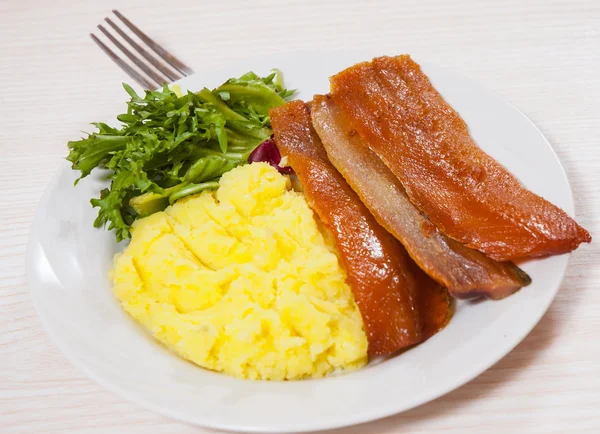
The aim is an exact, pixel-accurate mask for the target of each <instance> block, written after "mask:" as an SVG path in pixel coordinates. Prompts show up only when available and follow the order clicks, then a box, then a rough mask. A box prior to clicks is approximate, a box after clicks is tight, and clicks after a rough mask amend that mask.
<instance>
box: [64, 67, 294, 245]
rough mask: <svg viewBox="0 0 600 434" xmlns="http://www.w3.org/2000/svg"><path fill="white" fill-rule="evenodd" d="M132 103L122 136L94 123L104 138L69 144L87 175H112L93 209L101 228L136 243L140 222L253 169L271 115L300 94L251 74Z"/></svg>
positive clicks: (150, 94)
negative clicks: (243, 167)
mask: <svg viewBox="0 0 600 434" xmlns="http://www.w3.org/2000/svg"><path fill="white" fill-rule="evenodd" d="M123 88H124V89H125V91H126V92H127V94H128V95H129V97H130V100H129V102H127V112H126V113H123V114H120V115H118V116H117V120H118V121H120V122H121V126H120V127H119V128H113V127H110V126H109V125H107V124H105V123H101V122H98V123H94V124H93V125H94V126H95V127H96V129H97V132H95V133H92V134H89V135H88V136H87V137H85V138H82V139H81V140H77V141H71V142H68V144H67V147H68V149H69V155H68V156H67V160H68V161H70V162H71V163H72V168H73V169H74V170H78V171H80V173H81V176H80V178H79V179H78V180H77V181H76V182H75V184H77V182H78V181H79V180H80V179H81V178H84V177H86V176H88V175H89V174H90V173H91V171H92V170H93V169H94V168H95V167H101V168H107V169H110V170H111V171H112V172H111V175H110V176H109V179H110V180H111V184H110V187H109V188H106V189H104V190H102V191H101V192H100V197H99V198H94V199H92V200H91V203H92V205H93V206H94V207H97V208H99V210H98V217H97V219H96V220H95V222H94V226H96V227H102V226H108V229H109V230H114V231H115V235H116V238H117V241H121V240H124V239H126V238H128V237H129V236H130V227H131V224H132V223H133V222H134V221H135V220H136V219H138V218H142V217H145V216H148V215H150V214H152V213H155V212H158V211H161V210H163V209H165V208H166V207H167V206H168V205H169V204H171V203H174V202H175V201H176V200H178V199H181V198H182V197H185V196H188V195H190V194H196V193H199V192H200V191H203V190H206V189H214V188H217V187H218V183H219V179H220V177H221V175H222V174H223V173H225V172H227V171H229V170H231V169H233V168H234V167H236V166H238V165H240V164H246V163H247V162H248V156H249V155H250V153H251V152H252V151H253V150H254V149H255V148H256V147H257V146H258V145H259V144H260V143H261V142H263V141H264V140H265V139H268V138H269V137H270V136H271V134H272V130H271V127H270V119H269V115H268V111H269V109H270V108H273V107H277V106H279V105H282V104H284V103H285V102H286V98H289V97H290V96H291V95H292V94H293V93H294V91H288V90H286V89H284V88H283V82H282V79H281V72H280V71H278V70H272V73H271V74H270V75H269V76H267V77H264V78H261V77H259V76H258V75H256V74H254V73H253V72H248V73H246V74H244V75H242V76H241V77H239V78H232V79H230V80H228V81H227V82H225V83H224V84H223V85H221V86H219V87H218V88H216V89H214V90H212V91H211V90H209V89H206V88H205V89H202V90H201V91H200V92H198V93H194V92H188V93H187V94H182V93H181V91H180V90H179V88H178V87H176V86H173V88H169V87H168V86H167V85H166V84H165V85H164V86H163V87H162V88H161V89H158V90H153V91H151V90H147V91H145V94H144V96H143V97H142V96H139V95H138V94H137V93H136V92H135V90H133V88H131V87H130V86H128V85H127V84H125V83H123Z"/></svg>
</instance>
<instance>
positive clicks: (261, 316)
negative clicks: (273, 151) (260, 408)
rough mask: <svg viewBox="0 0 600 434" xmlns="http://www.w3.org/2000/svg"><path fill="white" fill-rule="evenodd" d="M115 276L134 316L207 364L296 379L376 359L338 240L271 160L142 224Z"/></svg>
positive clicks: (232, 173) (258, 376) (234, 173)
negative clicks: (372, 356) (332, 238)
mask: <svg viewBox="0 0 600 434" xmlns="http://www.w3.org/2000/svg"><path fill="white" fill-rule="evenodd" d="M112 280H113V284H114V292H115V294H116V296H117V298H118V299H119V300H120V302H121V304H122V305H123V307H124V308H125V310H126V311H127V312H128V313H129V314H130V315H131V316H132V317H133V318H135V319H136V320H137V321H139V322H140V323H141V324H142V325H143V326H144V327H146V328H147V329H149V330H150V331H151V333H152V334H153V335H154V336H155V337H156V338H157V339H158V340H160V341H161V342H162V343H163V344H165V345H166V346H167V347H169V348H171V349H172V350H174V351H175V352H177V353H178V354H180V355H181V356H182V357H184V358H186V359H188V360H190V361H192V362H194V363H196V364H198V365H200V366H203V367H205V368H208V369H212V370H215V371H220V372H225V373H227V374H230V375H234V376H236V377H241V378H251V379H270V380H282V379H288V380H290V379H298V378H304V377H310V376H312V377H321V376H324V375H326V374H328V373H330V372H332V371H333V370H337V369H356V368H359V367H361V366H363V365H364V364H365V363H366V360H367V339H366V336H365V332H364V330H363V323H362V319H361V316H360V313H359V311H358V309H357V307H356V304H355V302H354V299H353V297H352V293H351V291H350V288H349V286H348V285H347V284H346V283H345V274H344V271H343V269H342V268H341V266H340V264H339V262H338V259H337V257H336V255H335V252H334V250H333V247H332V245H331V243H330V242H328V241H326V239H325V238H324V237H323V235H322V233H321V232H320V231H319V228H318V226H317V223H316V221H315V219H314V217H313V213H312V211H311V210H310V208H309V207H308V205H307V203H306V200H305V199H304V196H303V195H302V194H301V193H297V192H295V191H293V190H291V189H290V184H289V180H288V178H287V177H285V176H282V175H280V174H279V173H278V172H277V171H276V170H275V169H273V168H272V167H271V166H269V165H268V164H265V163H255V164H250V165H246V166H242V167H238V168H236V169H234V170H232V171H230V172H228V173H226V174H225V175H223V177H222V179H221V186H220V188H219V189H218V190H217V191H216V192H208V191H205V192H203V193H201V194H199V195H196V196H191V197H188V198H185V199H182V200H180V201H179V202H177V203H176V204H175V205H173V206H171V207H169V208H167V209H166V210H165V211H164V212H159V213H156V214H153V215H151V216H149V217H146V218H144V219H141V220H139V221H137V222H136V223H135V224H134V226H133V235H132V239H131V243H130V245H129V246H128V247H127V249H125V251H124V252H123V253H122V254H119V255H117V256H116V258H115V263H114V270H113V272H112Z"/></svg>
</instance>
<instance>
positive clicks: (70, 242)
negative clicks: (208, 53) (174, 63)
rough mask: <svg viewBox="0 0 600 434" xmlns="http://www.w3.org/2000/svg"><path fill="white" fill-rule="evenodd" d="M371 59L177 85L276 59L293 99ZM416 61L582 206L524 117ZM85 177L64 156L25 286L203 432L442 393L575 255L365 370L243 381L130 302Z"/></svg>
mask: <svg viewBox="0 0 600 434" xmlns="http://www.w3.org/2000/svg"><path fill="white" fill-rule="evenodd" d="M372 54H373V53H362V54H361V53H304V54H298V53H293V54H290V53H286V54H274V55H271V56H269V57H266V58H251V59H245V60H238V61H236V62H235V63H232V64H229V65H221V66H220V67H219V68H217V69H214V70H210V71H208V70H207V71H203V72H202V73H200V74H196V75H194V76H192V77H188V78H186V79H184V80H183V81H182V82H181V87H182V88H184V89H185V88H188V89H190V90H198V89H201V88H202V87H204V86H206V87H213V86H216V85H218V84H220V83H221V82H223V81H224V80H225V79H227V78H229V77H233V76H239V75H241V74H243V73H245V72H246V71H248V70H254V71H255V72H257V73H258V74H263V75H266V74H268V73H269V69H270V68H271V67H277V68H280V69H281V70H282V71H283V72H284V75H285V81H286V85H287V86H288V88H297V89H300V90H301V92H299V93H298V94H297V97H299V98H303V99H306V100H310V99H311V97H312V95H313V94H315V93H326V92H327V90H328V86H329V83H328V77H329V76H330V75H332V74H334V73H336V72H338V71H340V70H341V69H343V68H345V67H347V66H350V65H352V64H353V63H355V62H357V61H361V60H368V59H370V58H371V57H373V56H372ZM376 54H380V53H376ZM416 60H417V61H420V63H421V65H422V66H423V70H424V71H425V72H426V73H427V74H428V75H429V77H430V79H431V80H432V82H433V84H434V85H435V87H436V88H437V89H438V90H439V91H440V92H441V94H442V95H443V96H444V97H445V98H446V99H447V101H448V102H449V103H450V104H452V106H453V107H454V108H455V109H456V110H457V111H458V112H460V114H461V115H462V116H463V118H464V119H465V120H466V122H467V124H468V125H469V127H470V130H471V134H472V135H473V138H474V139H475V140H476V142H477V143H478V144H479V145H480V146H481V147H482V148H483V149H484V150H485V151H486V152H488V153H489V154H490V155H492V156H493V157H494V158H496V159H497V160H498V161H499V162H500V163H502V164H504V165H505V166H506V167H507V168H508V169H509V170H510V171H511V172H512V173H514V174H515V175H516V176H517V177H518V178H519V179H520V180H521V181H522V182H523V183H524V184H525V185H526V186H527V187H528V188H530V189H531V190H533V191H534V192H535V193H537V194H539V195H541V196H543V197H545V198H547V199H548V200H550V201H551V202H553V203H554V204H556V205H558V206H559V207H561V208H562V209H564V210H565V211H566V212H567V213H568V214H570V215H573V201H572V197H571V191H570V189H569V184H568V181H567V179H566V176H565V173H564V171H563V169H562V167H561V165H560V163H559V161H558V159H557V157H556V155H555V154H554V152H553V151H552V148H551V147H550V146H549V144H548V142H547V141H546V139H545V138H544V137H543V136H542V134H541V133H540V132H539V131H538V129H537V128H536V127H535V126H534V125H533V124H532V123H531V122H530V121H529V120H528V119H527V118H526V117H525V116H524V115H523V114H522V113H521V112H519V111H518V110H517V109H516V108H515V107H513V106H512V105H511V104H509V103H507V102H506V101H504V100H503V99H501V98H499V97H497V96H495V95H493V94H491V93H490V92H488V91H486V90H485V89H482V88H481V87H479V85H477V84H476V83H474V82H472V81H471V80H468V79H466V78H463V77H461V76H458V75H456V74H454V73H451V72H449V71H447V70H445V69H443V68H440V67H439V66H436V65H434V64H430V63H427V62H424V61H423V60H422V59H419V58H418V57H417V58H416ZM125 99H126V94H125V92H123V100H124V101H125ZM115 115H116V113H114V114H112V115H111V114H107V118H109V119H114V116H115ZM73 135H74V137H76V136H77V132H73ZM65 155H66V150H65ZM76 177H77V174H76V173H74V172H73V171H71V170H70V168H69V167H68V166H67V165H66V164H65V167H64V168H63V169H62V170H61V171H60V172H59V173H58V175H57V177H56V178H55V179H54V181H53V182H52V183H51V185H50V186H49V188H48V189H47V191H46V193H45V194H44V196H43V198H42V200H41V202H40V204H39V208H38V210H37V214H36V216H35V219H34V222H33V227H32V230H31V235H30V238H29V246H28V252H27V274H28V278H29V285H30V291H31V296H32V298H33V301H34V304H35V306H36V309H37V312H38V314H39V316H40V318H41V320H42V322H43V324H44V326H45V328H46V329H47V331H48V333H49V334H50V335H51V336H52V338H53V339H54V340H55V341H56V343H57V344H58V346H59V347H60V348H61V350H62V351H63V352H64V353H65V354H66V356H67V357H68V358H69V359H70V360H71V361H72V362H73V363H74V364H75V365H77V366H78V367H79V368H81V369H82V370H83V371H84V372H85V373H86V374H87V375H89V376H90V377H91V378H93V379H94V380H96V381H98V382H99V383H101V384H102V385H104V386H106V387H107V388H109V389H111V390H113V391H115V392H117V393H119V394H121V395H123V396H124V397H126V398H128V399H131V400H132V401H135V402H137V403H139V404H140V405H142V406H144V407H147V408H150V409H152V410H155V411H156V412H159V413H162V414H165V415H168V416H171V417H173V418H175V419H179V420H182V421H185V422H189V423H193V424H198V425H203V426H208V427H214V428H221V429H227V430H236V431H252V432H272V433H284V432H299V431H310V430H320V429H328V428H335V427H341V426H346V425H351V424H357V423H360V422H366V421H370V420H373V419H377V418H381V417H384V416H388V415H391V414H394V413H397V412H401V411H404V410H407V409H409V408H412V407H415V406H417V405H420V404H423V403H425V402H427V401H430V400H432V399H435V398H437V397H439V396H441V395H443V394H445V393H447V392H449V391H451V390H452V389H454V388H456V387H458V386H460V385H462V384H464V383H466V382H467V381H469V380H471V379H472V378H474V377H475V376H477V375H479V374H480V373H481V372H483V371H484V370H486V369H488V368H489V367H490V366H492V365H493V364H494V363H496V362H497V361H498V360H499V359H500V358H501V357H503V356H504V355H506V354H507V353H508V352H509V351H510V350H511V349H512V348H514V347H515V345H517V344H518V343H519V342H520V341H521V340H522V339H523V338H524V337H525V335H527V333H529V331H530V330H531V329H532V328H533V327H534V325H535V324H536V323H537V322H538V321H539V320H540V318H541V317H542V315H543V314H544V312H545V311H546V309H547V308H548V306H549V305H550V303H551V301H552V299H553V298H554V295H555V294H556V292H557V290H558V288H559V285H560V282H561V279H562V277H563V274H564V271H565V268H566V266H567V260H568V255H562V256H555V257H551V258H547V259H543V260H535V261H528V262H526V263H524V264H522V267H523V268H524V269H525V271H527V273H529V275H530V276H531V277H532V279H533V283H532V284H531V285H530V286H529V287H527V288H524V289H523V290H522V291H520V292H518V293H517V294H515V295H513V296H511V297H508V298H507V299H505V300H502V301H483V302H459V303H457V306H456V314H455V315H454V318H453V319H452V321H451V322H450V324H449V325H448V327H446V329H444V330H443V331H442V332H440V333H438V334H437V335H435V336H434V337H433V338H431V339H429V340H428V341H427V342H425V343H424V344H422V345H419V346H418V347H416V348H414V349H411V350H410V351H407V352H405V353H403V354H401V355H398V356H396V357H393V358H390V359H388V360H385V361H382V362H380V363H373V364H371V365H369V366H367V367H366V368H364V369H362V370H360V371H357V372H354V373H351V374H346V375H340V376H334V377H330V378H325V379H319V380H305V381H290V382H266V381H263V382H260V381H245V380H239V379H236V378H231V377H228V376H226V375H223V374H218V373H215V372H211V371H207V370H204V369H202V368H199V367H198V366H195V365H193V364H191V363H188V362H186V361H184V360H182V359H180V358H178V357H177V356H175V355H174V354H172V353H170V352H169V351H168V350H166V349H165V348H163V347H162V346H161V345H159V344H158V343H156V342H155V341H154V340H153V339H152V337H151V336H149V335H148V334H147V333H146V332H145V331H144V330H142V329H141V327H139V326H138V325H137V324H136V323H135V322H134V321H133V320H132V319H131V318H130V317H129V316H128V315H127V314H126V313H125V312H124V311H123V310H122V309H121V307H120V306H119V304H118V302H117V300H116V299H115V298H114V296H113V294H112V292H111V288H110V283H109V280H108V277H107V276H108V272H109V269H110V268H111V263H112V257H113V255H114V253H116V252H117V251H118V250H120V249H121V248H122V247H123V246H119V245H117V244H116V243H115V241H114V235H113V234H112V233H109V232H106V231H104V230H98V229H94V228H93V227H92V222H93V220H94V218H95V215H96V210H94V209H92V207H91V206H90V203H89V200H90V198H91V197H94V196H97V195H98V192H99V190H100V189H101V187H102V186H103V185H104V181H102V178H101V176H100V175H99V174H96V175H95V176H90V177H88V178H86V179H85V180H84V181H82V182H80V183H79V184H78V185H77V186H76V187H74V186H73V181H74V180H75V178H76Z"/></svg>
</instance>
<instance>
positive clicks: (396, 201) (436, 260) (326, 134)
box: [311, 95, 531, 299]
mask: <svg viewBox="0 0 600 434" xmlns="http://www.w3.org/2000/svg"><path fill="white" fill-rule="evenodd" d="M311 116H312V121H313V126H314V128H315V130H316V131H317V134H318V135H319V137H320V138H321V142H322V143H323V146H324V147H325V150H326V151H327V155H328V157H329V160H330V161H331V162H332V163H333V165H334V166H335V167H336V168H337V169H338V171H339V172H340V173H341V174H342V175H343V176H344V178H345V179H346V181H347V182H348V184H350V186H351V187H352V188H353V189H354V191H355V192H356V193H357V194H358V195H359V196H360V198H361V200H362V201H363V203H364V204H365V205H366V206H367V208H368V209H369V210H370V211H371V213H372V214H373V215H374V216H375V218H376V219H377V221H378V222H379V224H381V225H382V226H383V227H384V228H385V229H387V230H388V231H389V232H390V233H391V234H392V235H394V236H395V237H396V238H397V239H398V240H399V241H400V242H401V243H402V244H403V245H404V247H405V248H406V250H407V251H408V253H409V254H410V256H411V257H412V259H413V260H414V261H415V262H416V263H417V264H418V265H419V266H420V267H421V269H423V270H424V271H425V272H426V273H427V274H428V275H429V276H430V277H431V278H433V279H435V280H436V281H437V282H439V283H440V284H442V285H444V286H445V287H447V288H448V290H449V291H450V294H452V295H453V296H455V297H458V298H472V297H476V296H480V295H484V296H486V297H488V298H493V299H499V298H503V297H506V296H508V295H510V294H512V293H514V292H515V291H517V290H518V289H519V288H521V287H522V286H524V285H527V284H529V283H530V282H531V279H530V278H529V276H527V274H526V273H525V272H524V271H522V270H521V269H519V268H518V267H517V266H516V265H514V264H513V263H512V262H496V261H494V260H492V259H490V258H488V257H487V256H485V255H484V254H483V253H481V252H479V251H477V250H473V249H469V248H468V247H465V246H464V245H462V244H460V243H458V242H456V241H454V240H452V239H449V238H447V237H446V236H445V235H443V234H442V233H440V232H439V231H438V229H437V228H436V227H435V226H434V225H433V224H432V223H431V222H429V220H427V218H426V217H424V216H423V215H422V214H421V213H420V212H419V210H418V209H417V208H416V207H415V206H414V205H413V204H412V203H411V202H410V200H409V198H408V196H407V195H406V192H405V190H404V188H403V187H402V184H401V183H400V181H398V179H397V178H396V177H395V176H394V174H393V173H392V172H391V171H390V170H389V169H388V168H387V166H386V165H385V164H384V163H383V162H382V161H381V159H379V157H377V155H375V153H374V152H373V151H371V150H370V149H369V148H368V146H367V145H366V144H365V143H364V141H363V140H362V139H361V137H360V136H359V135H358V134H357V133H356V131H355V130H354V129H353V128H352V126H351V125H350V122H349V120H348V118H347V117H346V116H345V115H344V113H343V112H342V111H341V110H340V109H339V108H338V107H337V106H336V105H335V103H334V102H333V100H332V99H331V98H330V97H329V96H321V95H315V97H314V99H313V103H312V109H311Z"/></svg>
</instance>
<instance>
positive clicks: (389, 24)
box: [0, 0, 600, 434]
mask: <svg viewBox="0 0 600 434" xmlns="http://www.w3.org/2000/svg"><path fill="white" fill-rule="evenodd" d="M111 7H118V8H119V9H120V10H121V12H123V13H124V14H125V15H126V16H128V17H129V18H130V19H132V20H133V21H134V22H135V23H136V24H137V25H138V26H140V27H141V28H142V29H143V30H145V31H146V32H147V33H149V34H150V35H151V36H152V37H154V38H155V39H156V40H157V41H159V42H160V43H162V44H164V45H165V46H166V47H167V48H168V49H170V50H173V51H174V53H175V54H177V55H178V56H180V57H181V58H182V59H183V60H184V61H185V62H186V63H188V64H190V65H191V66H192V67H193V68H194V69H195V70H196V71H200V72H201V71H202V68H205V67H206V68H209V67H211V66H212V65H216V64H218V63H219V62H220V61H223V60H226V59H231V58H240V57H245V56H252V55H256V54H267V53H270V52H274V51H288V50H306V49H315V48H325V49H335V48H345V47H348V46H352V47H359V48H366V47H380V48H381V52H387V53H394V52H396V53H402V52H408V53H411V52H413V53H414V52H418V53H419V54H420V55H424V56H426V57H428V58H430V59H432V60H434V61H436V62H437V63H440V64H443V65H446V66H447V67H449V68H452V69H454V70H456V71H458V72H461V73H463V74H465V75H467V76H470V77H473V78H475V79H478V80H479V81H481V82H482V83H483V84H484V85H486V86H487V87H489V88H491V89H493V90H494V91H496V92H497V93H499V94H500V95H502V96H504V97H505V98H507V99H508V100H509V101H511V102H512V103H513V104H515V105H516V106H517V107H519V108H520V109H521V110H522V111H523V112H524V113H525V114H526V115H527V116H529V117H530V118H531V119H532V120H533V121H534V122H535V123H536V124H537V126H538V127H539V128H540V129H541V130H542V132H543V133H544V134H545V135H546V137H547V138H548V139H549V140H550V142H551V143H552V145H553V147H554V149H555V150H556V152H557V153H558V155H559V157H560V159H561V161H562V163H563V165H564V167H565V170H566V172H567V174H568V177H569V180H570V182H571V185H572V188H573V191H574V196H575V201H576V210H577V216H578V221H579V222H580V223H581V224H582V225H583V226H585V227H586V228H587V229H588V230H590V232H591V233H592V235H593V236H595V237H596V238H597V237H599V236H600V234H599V231H600V109H599V107H600V103H599V98H600V1H598V0H587V1H585V0H577V1H568V0H561V1H542V0H540V1H525V0H505V1H497V2H487V1H481V0H476V1H475V0H462V1H460V2H449V1H445V0H437V1H422V0H411V1H402V2H400V1H397V0H389V1H373V2H366V1H359V0H343V1H320V0H310V1H308V0H296V1H289V2H286V1H282V0H257V1H248V0H246V1H229V0H220V1H197V0H196V1H177V2H164V1H158V0H144V1H141V0H137V1H136V0H127V1H119V2H113V4H112V5H109V4H107V3H106V2H99V1H92V0H83V1H82V0H80V1H75V0H55V1H52V2H49V1H42V0H37V1H35V0H3V1H0V80H1V93H0V101H1V103H0V123H1V126H2V127H1V130H0V131H1V133H0V137H1V138H0V149H1V154H0V204H1V205H0V331H1V333H0V432H2V433H36V434H42V433H83V434H98V433H122V434H127V433H152V434H163V433H178V434H183V433H208V432H212V431H210V430H206V429H201V428H195V427H191V426H187V425H184V424H181V423H179V422H176V421H173V420H169V419H167V418H164V417H161V416H158V415H155V414H153V413H152V412H150V411H147V410H144V409H142V408H139V407H137V406H136V405H134V404H132V403H130V402H128V401H126V400H124V399H122V398H121V397H119V396H117V395H114V394H113V393H111V392H109V391H107V390H105V389H103V388H102V387H100V386H98V385H97V384H95V383H93V382H92V381H90V380H88V379H87V378H86V377H85V376H84V375H83V374H82V373H81V372H79V371H78V370H77V369H75V368H74V367H72V366H71V365H70V364H69V363H68V362H67V360H66V359H65V358H64V357H63V356H62V354H61V353H60V352H59V351H58V350H57V348H56V347H55V345H54V344H53V343H52V342H51V341H50V340H49V338H48V336H47V335H46V333H45V332H44V331H43V330H42V328H41V326H40V323H39V321H38V319H37V318H36V315H35V312H34V310H33V307H32V305H31V301H30V298H29V295H28V293H27V283H26V280H25V276H24V272H25V265H24V254H25V244H26V240H27V234H28V229H29V225H30V223H31V220H32V216H33V213H34V211H35V208H36V203H37V201H38V200H39V198H40V196H41V194H42V192H43V191H44V188H45V186H46V184H47V183H48V182H49V180H50V178H51V177H52V176H53V174H54V172H55V171H56V169H57V167H58V165H59V163H60V161H61V159H62V158H63V157H64V156H65V155H66V150H65V143H66V142H67V140H69V139H73V138H76V137H78V136H79V131H80V130H86V129H87V130H89V127H88V125H87V124H88V122H90V121H93V120H98V119H106V118H108V117H110V116H111V115H112V114H115V113H118V112H119V111H118V110H120V109H121V108H122V106H123V102H124V93H123V90H122V88H121V86H120V83H121V81H124V80H127V77H126V76H125V75H124V73H123V72H122V71H121V70H120V69H118V68H117V67H116V66H115V65H114V64H113V63H112V62H111V61H110V60H109V59H108V58H107V57H106V56H105V55H104V54H102V53H101V52H100V50H99V49H98V48H97V47H96V46H95V45H94V44H93V43H92V41H91V39H90V38H89V36H88V33H89V32H91V31H93V30H94V28H95V25H96V24H98V23H100V22H101V20H102V19H103V18H104V17H105V16H106V15H108V14H110V9H111ZM474 332H476V330H475V331H474ZM390 387H402V385H390ZM365 432H372V433H375V432H376V433H411V434H432V433H447V434H450V433H452V434H482V433H498V434H504V433H529V434H532V433H599V432H600V251H599V249H598V244H597V242H596V243H594V244H591V245H588V246H584V247H582V248H580V249H579V250H578V251H577V252H576V253H575V254H574V255H573V256H572V259H571V263H570V265H569V268H568V271H567V274H566V278H565V280H564V283H563V285H562V288H561V291H560V293H559V295H558V297H557V298H556V300H555V302H554V303H553V304H552V306H551V307H550V310H549V311H548V313H547V314H546V315H545V316H544V318H543V319H542V320H541V322H540V323H539V324H538V326H537V327H536V328H535V329H534V331H533V332H532V333H531V334H530V335H529V336H528V337H527V338H526V339H525V340H524V341H523V342H522V343H521V344H520V345H519V346H518V347H517V348H516V349H515V350H514V351H513V352H512V353H510V354H509V355H508V356H507V357H505V358H504V359H503V360H502V361H501V362H499V363H498V364H497V365H496V366H494V367H493V368H492V369H490V370H488V371H487V372H486V373H484V374H483V375H481V376H480V377H478V378H477V379H476V380H474V381H472V382H470V383H469V384H467V385H465V386H463V387H461V388H459V389H458V390H456V391H454V392H452V393H450V394H448V395H446V396H445V397H443V398H440V399H438V400H436V401H434V402H431V403H429V404H426V405H424V406H422V407H420V408H417V409H414V410H411V411H409V412H406V413H404V414H401V415H397V416H394V417H391V418H388V419H384V420H381V421H378V422H375V423H371V424H367V425H362V426H359V427H354V428H349V429H346V430H339V431H336V433H337V434H342V433H365Z"/></svg>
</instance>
